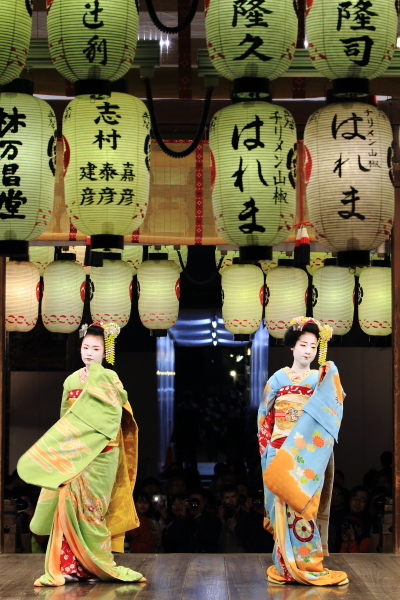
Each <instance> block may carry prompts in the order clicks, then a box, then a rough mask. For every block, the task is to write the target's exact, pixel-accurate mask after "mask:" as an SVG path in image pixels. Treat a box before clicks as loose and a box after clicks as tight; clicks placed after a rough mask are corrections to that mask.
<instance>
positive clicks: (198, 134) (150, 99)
mask: <svg viewBox="0 0 400 600" xmlns="http://www.w3.org/2000/svg"><path fill="white" fill-rule="evenodd" d="M143 82H144V87H145V90H146V98H147V107H148V109H149V113H150V119H151V128H152V130H153V133H154V137H155V138H156V140H157V144H158V145H159V146H160V148H161V150H162V151H163V152H165V154H167V155H168V156H170V157H171V158H185V156H189V154H191V153H192V152H193V151H194V150H195V149H196V147H197V146H198V145H199V143H200V141H201V138H202V136H203V131H204V128H205V126H206V123H207V118H208V113H209V110H210V104H211V96H212V93H213V90H214V88H213V87H209V88H207V91H206V96H205V98H204V106H203V114H202V115H201V120H200V123H199V127H198V129H197V132H196V135H195V136H194V139H193V141H192V142H191V143H190V144H189V146H188V147H187V148H185V150H182V152H177V151H176V150H172V149H171V148H168V146H167V145H166V144H165V143H164V140H163V139H162V135H161V133H160V130H159V128H158V123H157V118H156V113H155V110H154V103H153V95H152V93H151V85H150V79H149V78H148V77H145V78H144V79H143Z"/></svg>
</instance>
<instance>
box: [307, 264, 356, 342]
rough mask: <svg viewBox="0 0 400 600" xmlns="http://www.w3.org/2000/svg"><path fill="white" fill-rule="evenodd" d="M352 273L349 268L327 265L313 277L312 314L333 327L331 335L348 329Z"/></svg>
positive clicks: (350, 322)
mask: <svg viewBox="0 0 400 600" xmlns="http://www.w3.org/2000/svg"><path fill="white" fill-rule="evenodd" d="M354 285H355V280H354V275H353V274H352V273H350V271H349V269H345V268H342V267H336V266H334V265H328V266H326V267H322V268H320V269H317V271H316V272H315V273H314V277H313V298H312V300H313V302H312V304H313V316H314V318H315V319H317V320H318V321H321V323H328V324H329V325H330V326H331V327H332V328H333V335H344V334H345V333H347V332H348V331H350V329H351V327H352V325H353V318H354Z"/></svg>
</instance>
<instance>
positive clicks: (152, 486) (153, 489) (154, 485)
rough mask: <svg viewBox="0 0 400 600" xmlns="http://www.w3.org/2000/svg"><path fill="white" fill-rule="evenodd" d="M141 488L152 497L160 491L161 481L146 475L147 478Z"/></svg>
mask: <svg viewBox="0 0 400 600" xmlns="http://www.w3.org/2000/svg"><path fill="white" fill-rule="evenodd" d="M140 489H141V491H142V492H146V494H147V495H148V496H150V498H151V497H152V496H154V495H155V494H159V493H160V482H159V481H158V479H156V478H155V477H146V479H143V481H142V484H141V486H140Z"/></svg>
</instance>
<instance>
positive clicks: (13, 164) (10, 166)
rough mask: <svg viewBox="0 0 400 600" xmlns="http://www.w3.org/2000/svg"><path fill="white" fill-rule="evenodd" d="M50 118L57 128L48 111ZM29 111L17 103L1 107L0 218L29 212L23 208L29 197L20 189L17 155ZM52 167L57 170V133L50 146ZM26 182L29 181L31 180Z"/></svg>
mask: <svg viewBox="0 0 400 600" xmlns="http://www.w3.org/2000/svg"><path fill="white" fill-rule="evenodd" d="M48 116H49V122H50V126H51V128H52V130H54V128H55V117H54V114H53V112H52V111H50V112H49V115H48ZM26 120H27V116H26V114H24V113H22V112H19V110H18V107H17V106H13V107H12V108H11V107H10V109H8V112H7V110H5V109H4V108H3V107H0V165H1V176H2V180H1V183H2V187H3V188H6V190H4V189H3V190H2V191H1V193H0V211H1V212H0V219H25V218H26V215H24V214H23V213H21V212H20V209H21V207H22V206H23V205H25V204H26V203H27V201H28V199H27V198H26V195H25V193H24V191H23V190H22V189H21V179H22V177H21V171H20V164H19V160H18V156H19V154H20V151H22V147H23V141H22V140H21V138H20V136H21V133H22V131H23V129H24V128H26V125H27V122H26ZM47 154H48V156H49V167H50V169H51V171H52V173H53V175H54V174H55V167H54V160H55V156H54V136H53V135H51V136H50V139H49V143H48V147H47ZM25 184H28V185H29V182H28V181H25Z"/></svg>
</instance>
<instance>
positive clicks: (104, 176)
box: [63, 93, 150, 250]
mask: <svg viewBox="0 0 400 600" xmlns="http://www.w3.org/2000/svg"><path fill="white" fill-rule="evenodd" d="M63 133H64V136H63V140H64V168H65V201H66V205H67V211H68V214H69V217H70V219H71V221H72V223H73V225H74V226H75V227H76V228H77V229H78V230H79V231H82V232H83V233H86V235H90V236H92V239H91V244H92V250H93V249H99V248H100V249H102V248H101V238H100V243H99V244H98V245H97V246H96V245H95V242H96V239H95V236H108V235H111V236H119V239H118V240H116V239H114V240H111V242H110V246H108V243H105V245H104V246H103V248H104V249H105V248H109V249H122V248H123V240H122V236H124V235H127V234H128V233H131V232H132V231H134V230H135V229H138V228H139V227H140V225H141V224H142V223H143V221H144V218H145V215H146V210H147V205H148V200H149V186H150V173H149V169H150V165H149V161H150V157H149V153H150V118H149V114H148V112H147V108H146V106H145V104H144V103H143V102H142V101H141V100H138V98H135V97H134V96H130V95H129V94H121V93H112V95H111V97H110V98H106V99H104V98H96V99H90V98H76V99H75V100H72V102H70V103H69V104H68V106H67V108H66V109H65V112H64V117H63Z"/></svg>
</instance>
